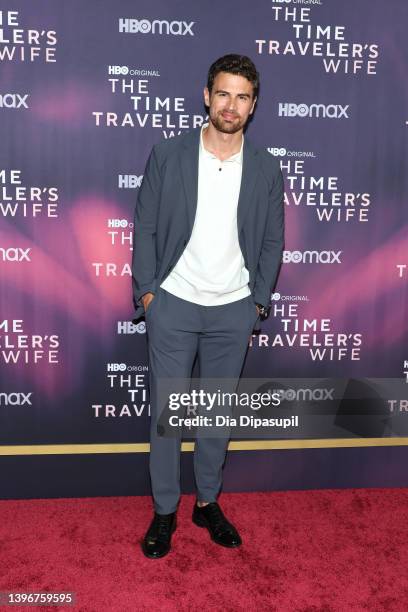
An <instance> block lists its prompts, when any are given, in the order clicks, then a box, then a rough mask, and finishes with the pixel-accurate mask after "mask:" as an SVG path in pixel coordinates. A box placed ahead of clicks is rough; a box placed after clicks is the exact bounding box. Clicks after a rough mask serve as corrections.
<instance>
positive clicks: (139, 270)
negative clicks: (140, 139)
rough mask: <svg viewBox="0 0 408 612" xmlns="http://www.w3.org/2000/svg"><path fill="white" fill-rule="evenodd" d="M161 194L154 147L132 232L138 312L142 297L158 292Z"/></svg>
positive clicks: (137, 205) (134, 291) (144, 176)
mask: <svg viewBox="0 0 408 612" xmlns="http://www.w3.org/2000/svg"><path fill="white" fill-rule="evenodd" d="M160 193H161V176H160V171H159V165H158V162H157V154H156V151H155V147H153V148H152V151H151V153H150V155H149V158H148V160H147V164H146V168H145V171H144V174H143V180H142V185H141V187H140V189H139V195H138V197H137V201H136V208H135V216H134V228H133V257H132V285H133V302H134V305H135V307H136V308H137V307H138V306H140V305H141V304H142V302H141V299H140V298H141V297H142V296H143V295H144V294H145V293H147V292H149V291H151V292H152V293H154V292H155V291H156V278H155V276H156V224H157V215H158V210H159V202H160Z"/></svg>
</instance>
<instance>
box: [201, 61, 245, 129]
mask: <svg viewBox="0 0 408 612" xmlns="http://www.w3.org/2000/svg"><path fill="white" fill-rule="evenodd" d="M204 100H205V104H206V106H208V107H209V118H210V121H211V123H212V124H213V125H214V127H215V128H216V129H217V130H218V131H220V132H224V133H226V134H235V132H238V131H239V130H240V129H242V128H243V127H244V125H245V124H246V122H247V121H248V117H249V115H252V113H253V111H254V106H255V102H256V98H253V86H252V83H250V81H248V79H246V78H245V77H243V76H239V75H237V74H230V73H228V72H219V73H218V74H217V76H216V77H215V79H214V83H213V87H212V90H211V96H210V93H209V91H208V88H207V87H205V88H204Z"/></svg>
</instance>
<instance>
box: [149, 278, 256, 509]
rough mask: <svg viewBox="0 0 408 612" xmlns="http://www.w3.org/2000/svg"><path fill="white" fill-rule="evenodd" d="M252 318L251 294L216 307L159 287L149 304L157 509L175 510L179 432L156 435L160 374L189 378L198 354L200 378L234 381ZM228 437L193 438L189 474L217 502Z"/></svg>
mask: <svg viewBox="0 0 408 612" xmlns="http://www.w3.org/2000/svg"><path fill="white" fill-rule="evenodd" d="M257 318H258V313H257V309H256V306H255V303H254V301H253V297H252V295H249V296H248V297H245V298H243V299H240V300H237V301H236V302H232V303H229V304H223V305H220V306H201V305H198V304H194V303H193V302H189V301H187V300H183V299H181V298H179V297H176V296H175V295H173V294H171V293H169V292H168V291H166V290H165V289H163V288H161V287H159V288H158V290H157V292H156V294H155V297H154V298H153V300H152V301H151V303H150V305H149V306H148V308H147V311H146V328H147V339H148V350H149V386H150V409H151V427H150V460H149V466H150V478H151V485H152V493H153V500H154V508H155V511H156V512H158V513H160V514H169V513H170V512H175V511H176V509H177V504H178V501H179V498H180V450H181V431H180V430H179V435H173V436H172V437H169V436H161V435H158V427H157V426H158V421H159V418H160V414H159V412H160V410H159V409H158V384H159V381H160V379H161V378H166V379H169V378H178V379H186V380H187V379H189V378H191V374H192V369H193V363H194V360H195V358H196V356H197V355H198V362H199V370H200V377H201V378H203V379H206V378H212V379H215V378H228V379H236V381H237V382H238V380H239V377H240V374H241V370H242V367H243V364H244V360H245V356H246V353H247V350H248V342H249V338H250V335H251V332H252V330H253V327H254V324H255V322H256V320H257ZM185 391H189V388H186V389H185ZM159 432H160V426H159ZM228 440H229V438H228V437H200V436H198V437H197V438H196V440H195V447H194V476H195V481H196V486H197V499H198V500H199V501H206V502H213V501H216V498H217V496H218V494H219V491H220V489H221V484H222V466H223V463H224V460H225V454H226V451H227V446H228Z"/></svg>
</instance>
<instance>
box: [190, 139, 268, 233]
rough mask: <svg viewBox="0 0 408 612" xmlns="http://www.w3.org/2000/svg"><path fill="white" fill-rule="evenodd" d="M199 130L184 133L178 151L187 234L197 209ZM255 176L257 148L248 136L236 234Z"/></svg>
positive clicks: (241, 225) (243, 218)
mask: <svg viewBox="0 0 408 612" xmlns="http://www.w3.org/2000/svg"><path fill="white" fill-rule="evenodd" d="M200 131H201V130H200V128H197V129H195V130H192V131H191V132H189V133H188V134H187V135H186V138H185V140H184V142H183V146H182V148H181V152H180V165H181V174H182V178H183V185H184V192H185V197H186V208H187V218H188V225H189V234H191V231H192V229H193V225H194V219H195V214H196V210H197V197H198V156H199V146H200ZM257 176H258V163H257V150H256V149H255V148H254V147H253V146H252V144H251V143H250V142H249V140H248V138H247V137H245V140H244V147H243V166H242V176H241V186H240V191H239V198H238V210H237V224H238V234H239V232H240V231H241V229H242V227H243V224H244V221H245V216H246V214H247V212H248V210H249V208H250V203H251V196H252V192H253V190H254V188H255V185H256V181H257Z"/></svg>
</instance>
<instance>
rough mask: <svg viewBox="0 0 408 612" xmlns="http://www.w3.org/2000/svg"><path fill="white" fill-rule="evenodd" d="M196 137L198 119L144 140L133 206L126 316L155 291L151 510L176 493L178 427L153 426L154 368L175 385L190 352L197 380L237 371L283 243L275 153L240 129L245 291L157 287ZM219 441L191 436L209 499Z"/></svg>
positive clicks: (172, 506)
mask: <svg viewBox="0 0 408 612" xmlns="http://www.w3.org/2000/svg"><path fill="white" fill-rule="evenodd" d="M199 144H200V129H196V130H193V131H191V132H189V133H186V134H183V135H181V136H178V137H175V138H171V139H169V140H163V141H162V142H160V143H159V144H157V145H155V146H154V147H153V149H152V152H151V154H150V156H149V159H148V162H147V165H146V169H145V173H144V177H143V182H142V186H141V188H140V191H139V196H138V199H137V204H136V210H135V222H134V242H133V263H132V272H133V294H134V302H135V305H136V313H135V318H136V319H137V318H140V317H141V316H142V315H144V308H143V304H142V302H141V297H142V296H143V295H144V294H145V293H147V292H152V293H154V294H155V297H154V298H153V300H152V301H151V303H150V305H149V306H148V308H147V312H146V317H145V319H146V328H147V337H148V348H149V384H150V405H151V430H150V475H151V481H152V491H153V497H154V503H155V510H156V512H159V513H161V514H168V513H170V512H174V511H175V510H176V507H177V503H178V500H179V496H180V484H179V477H180V473H179V470H180V444H181V432H180V434H179V435H175V436H174V435H173V436H166V435H164V436H163V435H162V429H163V428H162V425H161V424H160V417H161V416H162V415H161V408H160V407H159V382H160V380H161V379H164V378H166V379H173V378H174V379H176V378H177V379H185V381H186V382H185V388H183V389H178V391H179V392H183V391H188V390H189V387H188V384H187V379H188V378H189V377H190V376H191V371H192V366H193V362H194V359H195V357H196V355H198V361H199V368H200V377H201V379H202V380H204V379H218V378H220V379H221V378H223V379H226V378H228V379H229V380H230V382H229V383H228V384H231V381H234V380H238V379H239V376H240V373H241V371H242V366H243V363H244V360H245V355H246V352H247V350H248V340H249V337H250V334H251V333H252V331H253V330H259V328H260V321H259V316H258V313H257V310H256V307H255V303H260V304H263V305H265V306H267V305H269V303H270V295H271V292H272V290H273V287H274V284H275V281H276V278H277V275H278V271H279V267H280V263H281V257H282V250H283V226H284V214H283V188H284V186H283V177H282V172H281V170H280V167H279V163H278V161H277V160H276V159H275V158H274V157H272V156H271V155H270V154H269V153H267V152H266V151H264V150H262V149H257V148H255V147H254V146H253V145H252V144H251V143H250V141H249V140H248V138H247V137H245V140H244V147H243V167H242V179H241V189H240V193H239V200H238V210H237V226H238V240H239V245H240V248H241V251H242V255H243V257H244V262H245V266H246V268H247V269H248V271H249V288H250V290H251V295H249V296H248V297H246V298H243V299H240V300H237V301H236V302H232V303H229V304H222V305H217V306H204V305H199V304H194V303H192V302H189V301H187V300H184V299H181V298H179V297H176V296H174V295H172V294H171V293H169V292H167V291H166V290H165V289H164V288H162V287H160V285H161V283H162V282H163V280H164V279H165V278H166V276H167V275H168V274H169V273H170V272H171V270H172V269H173V268H174V266H175V264H176V263H177V261H178V259H179V258H180V256H181V254H182V253H183V250H184V249H185V247H186V245H187V242H188V241H189V238H190V235H191V232H192V229H193V224H194V218H195V212H196V207H197V190H198V161H199ZM203 384H205V383H203ZM223 390H224V391H225V390H227V389H226V388H225V387H224V388H223ZM228 390H230V391H231V390H233V389H232V388H229V389H228ZM227 446H228V434H225V436H224V437H220V436H218V437H207V438H206V437H200V438H197V439H196V443H195V452H194V469H195V477H196V484H197V492H198V495H197V497H198V499H199V500H202V501H208V502H211V501H215V500H216V496H217V494H218V492H219V489H220V487H221V469H222V464H223V461H224V459H225V453H226V449H227Z"/></svg>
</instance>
